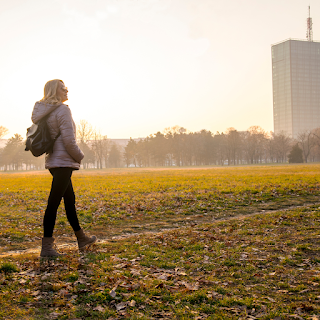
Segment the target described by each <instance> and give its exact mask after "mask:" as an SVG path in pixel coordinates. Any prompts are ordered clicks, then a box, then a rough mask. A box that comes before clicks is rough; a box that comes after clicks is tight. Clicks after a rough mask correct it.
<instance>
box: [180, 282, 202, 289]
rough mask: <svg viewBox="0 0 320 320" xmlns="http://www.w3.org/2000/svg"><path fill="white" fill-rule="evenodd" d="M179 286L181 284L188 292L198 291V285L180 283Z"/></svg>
mask: <svg viewBox="0 0 320 320" xmlns="http://www.w3.org/2000/svg"><path fill="white" fill-rule="evenodd" d="M181 284H183V285H184V286H185V287H186V288H187V289H188V290H190V291H196V290H199V284H198V283H195V284H191V283H188V282H186V281H181Z"/></svg>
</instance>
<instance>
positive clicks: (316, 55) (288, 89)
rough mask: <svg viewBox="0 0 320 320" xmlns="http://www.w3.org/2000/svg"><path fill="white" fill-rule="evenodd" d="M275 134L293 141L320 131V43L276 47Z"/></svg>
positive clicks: (287, 42)
mask: <svg viewBox="0 0 320 320" xmlns="http://www.w3.org/2000/svg"><path fill="white" fill-rule="evenodd" d="M272 84H273V120H274V132H275V134H278V133H280V132H281V131H284V132H286V133H287V134H289V135H290V136H291V137H293V138H297V137H298V135H299V133H302V132H306V131H310V130H312V129H315V128H318V127H320V42H313V41H308V40H306V41H304V40H293V39H289V40H285V41H283V42H280V43H278V44H275V45H273V46H272Z"/></svg>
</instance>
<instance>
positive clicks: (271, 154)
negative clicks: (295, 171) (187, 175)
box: [124, 126, 320, 167]
mask: <svg viewBox="0 0 320 320" xmlns="http://www.w3.org/2000/svg"><path fill="white" fill-rule="evenodd" d="M294 146H296V148H298V151H297V149H296V148H295V149H294ZM292 152H293V153H292ZM296 152H298V154H301V155H302V156H301V157H300V158H299V156H297V155H296ZM291 153H292V154H291ZM290 155H291V157H289V156H290ZM124 159H125V162H126V165H127V166H137V167H148V166H172V165H174V166H201V165H240V164H257V163H283V162H287V161H288V160H291V161H290V162H309V161H313V162H314V161H319V159H320V129H316V130H313V131H310V132H304V133H303V134H300V135H299V136H298V138H297V139H291V138H290V137H289V136H288V135H287V134H286V133H285V132H282V133H280V134H277V135H275V134H274V133H273V132H266V131H264V130H263V129H262V128H261V127H259V126H252V127H250V128H249V129H248V130H246V131H238V130H236V129H235V128H228V129H227V130H226V131H225V132H222V133H220V132H217V133H215V134H213V133H212V132H210V131H207V130H201V131H199V132H188V131H187V130H186V129H185V128H182V127H178V126H176V127H172V128H167V129H165V130H164V132H157V133H156V134H153V135H150V136H149V137H147V138H145V139H140V140H139V141H136V140H133V139H130V141H129V142H128V144H127V146H126V148H125V152H124ZM301 159H302V160H301Z"/></svg>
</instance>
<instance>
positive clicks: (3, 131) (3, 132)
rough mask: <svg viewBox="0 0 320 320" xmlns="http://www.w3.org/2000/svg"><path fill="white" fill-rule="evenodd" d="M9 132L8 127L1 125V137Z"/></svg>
mask: <svg viewBox="0 0 320 320" xmlns="http://www.w3.org/2000/svg"><path fill="white" fill-rule="evenodd" d="M8 132H9V130H8V129H7V128H5V127H3V126H0V139H1V138H2V137H4V136H5V135H6V134H7V133H8Z"/></svg>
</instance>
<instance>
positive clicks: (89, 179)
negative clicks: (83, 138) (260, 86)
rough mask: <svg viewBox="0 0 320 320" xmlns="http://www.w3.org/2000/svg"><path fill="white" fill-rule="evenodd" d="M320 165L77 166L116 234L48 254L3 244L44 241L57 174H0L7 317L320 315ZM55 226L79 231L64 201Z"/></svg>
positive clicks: (99, 220) (1, 285)
mask: <svg viewBox="0 0 320 320" xmlns="http://www.w3.org/2000/svg"><path fill="white" fill-rule="evenodd" d="M319 169H320V165H275V166H252V167H249V166H248V167H233V168H197V169H119V170H105V171H80V172H76V173H75V174H74V177H73V184H74V189H75V192H76V195H77V208H78V212H79V216H80V221H81V224H82V226H83V227H84V228H85V229H87V230H90V232H91V233H95V234H98V235H99V237H100V238H106V239H109V241H108V242H107V243H104V244H98V245H97V246H96V247H95V248H93V249H92V251H91V252H88V253H86V254H84V255H79V254H78V253H77V252H75V251H74V250H69V249H65V252H66V253H67V256H66V257H64V258H62V259H59V260H54V261H49V262H43V261H39V258H38V257H37V255H35V254H33V255H32V254H21V255H18V256H17V255H16V256H4V254H5V253H6V252H8V251H10V250H17V249H26V248H32V247H36V246H39V243H40V237H41V223H42V215H43V210H44V209H45V205H46V198H47V195H48V192H49V188H50V175H49V174H47V173H41V172H40V173H32V174H30V173H9V174H3V173H2V174H0V204H1V206H0V217H1V219H0V224H1V225H0V226H1V229H0V246H1V251H0V253H2V254H3V256H2V257H1V256H0V305H1V306H3V307H2V308H1V310H0V319H51V318H52V319H55V318H56V319H76V318H77V319H122V318H123V319H125V318H127V319H160V318H162V319H240V318H241V319H289V318H292V319H314V320H315V319H319V316H320V308H319V305H320V289H319V284H320V254H319V253H320V250H319V243H320V204H318V202H319V200H318V199H319V194H320V184H319ZM252 213H255V214H254V215H252V216H250V214H252ZM244 215H246V217H244ZM164 229H168V230H167V231H163V230H164ZM145 231H151V232H149V233H145ZM123 234H125V235H128V234H132V236H130V237H125V238H122V239H121V238H120V239H119V238H114V236H117V235H123ZM55 236H57V239H58V242H61V243H62V242H72V241H73V242H74V237H73V236H72V231H71V229H70V227H69V226H68V223H67V221H66V219H65V217H64V213H63V210H62V209H61V211H60V212H59V216H58V219H57V225H56V229H55Z"/></svg>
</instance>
